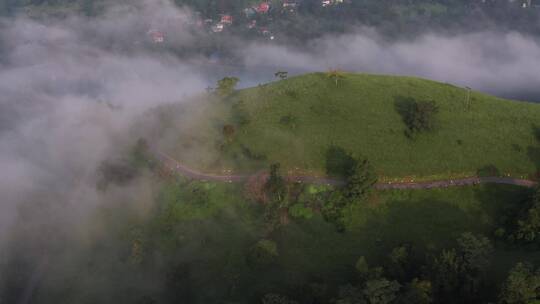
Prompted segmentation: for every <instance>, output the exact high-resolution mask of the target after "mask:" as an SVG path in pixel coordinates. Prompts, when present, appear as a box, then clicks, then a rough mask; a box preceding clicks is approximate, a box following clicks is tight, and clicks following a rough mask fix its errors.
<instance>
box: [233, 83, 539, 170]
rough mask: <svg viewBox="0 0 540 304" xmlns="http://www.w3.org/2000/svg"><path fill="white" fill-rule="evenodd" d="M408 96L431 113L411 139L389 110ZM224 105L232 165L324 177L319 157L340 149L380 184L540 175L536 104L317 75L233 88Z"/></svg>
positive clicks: (445, 88)
mask: <svg viewBox="0 0 540 304" xmlns="http://www.w3.org/2000/svg"><path fill="white" fill-rule="evenodd" d="M469 95H470V96H469ZM411 98H412V99H414V100H417V101H422V100H424V101H430V100H432V101H434V102H435V103H436V104H437V106H438V107H439V113H438V114H437V115H436V128H435V130H433V131H429V132H426V133H423V134H420V135H418V136H416V137H415V138H414V139H410V138H407V137H406V136H405V135H404V133H405V130H406V126H405V124H404V122H403V119H402V117H401V116H400V114H399V113H398V111H397V110H396V105H397V104H399V103H400V102H401V101H404V100H410V99H411ZM228 102H230V103H231V106H232V115H231V118H230V121H229V122H230V123H232V124H234V125H235V127H236V135H235V137H234V139H233V140H232V141H231V142H230V143H228V144H227V148H226V149H225V151H226V154H227V157H228V158H230V159H231V158H232V159H234V160H235V162H236V163H237V164H240V163H245V162H250V161H253V162H254V163H255V162H256V160H259V163H262V162H264V163H270V162H280V163H281V164H282V166H284V167H285V168H286V169H295V168H297V169H298V170H300V171H307V172H310V173H312V174H324V173H325V157H326V156H325V155H326V152H327V151H328V149H329V147H331V146H339V147H342V148H344V149H345V150H346V151H349V152H351V153H353V154H355V155H363V156H365V157H367V158H368V159H369V160H370V161H371V162H372V163H373V165H374V166H375V168H376V170H377V172H378V173H379V175H380V176H381V177H383V178H387V179H395V178H403V177H415V178H421V179H434V178H447V177H459V176H471V175H475V174H477V173H478V170H479V169H481V168H485V167H490V168H491V169H490V172H496V171H498V172H499V173H500V174H501V175H507V174H511V175H513V176H521V177H524V176H526V175H533V174H534V173H535V172H536V171H537V170H538V168H539V167H540V160H539V157H540V156H539V155H540V153H539V152H540V148H539V147H540V142H539V141H540V135H539V133H540V105H539V104H532V103H524V102H515V101H509V100H503V99H499V98H496V97H492V96H488V95H485V94H482V93H479V92H474V91H473V92H471V93H469V92H468V91H467V90H466V89H463V88H459V87H456V86H452V85H449V84H443V83H438V82H434V81H429V80H424V79H419V78H413V77H398V76H382V75H367V74H345V75H344V78H343V79H341V80H339V81H338V84H337V85H336V83H335V82H334V80H333V79H330V78H329V77H328V76H327V75H326V74H324V73H315V74H308V75H304V76H299V77H294V78H290V79H287V80H283V81H278V82H274V83H270V84H267V85H262V86H258V87H254V88H250V89H246V90H241V91H239V92H237V93H236V94H235V95H233V96H231V97H230V98H229V100H228ZM261 160H264V161H261ZM240 167H244V168H246V166H245V165H241V166H240ZM495 168H496V169H497V170H495Z"/></svg>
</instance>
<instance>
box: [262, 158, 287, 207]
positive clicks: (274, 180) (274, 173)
mask: <svg viewBox="0 0 540 304" xmlns="http://www.w3.org/2000/svg"><path fill="white" fill-rule="evenodd" d="M279 168H280V165H279V163H275V164H272V165H270V176H269V177H268V180H267V181H266V184H265V190H266V193H267V195H268V197H269V198H270V200H271V201H274V202H281V201H283V199H285V194H286V192H287V189H286V184H285V179H283V176H281V172H280V170H279Z"/></svg>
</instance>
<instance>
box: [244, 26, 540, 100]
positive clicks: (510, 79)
mask: <svg viewBox="0 0 540 304" xmlns="http://www.w3.org/2000/svg"><path fill="white" fill-rule="evenodd" d="M242 54H243V57H244V58H245V63H246V65H247V66H248V67H250V68H254V69H256V68H257V67H258V66H260V67H265V66H268V67H280V68H283V69H289V70H291V71H293V72H296V73H298V72H306V71H321V70H328V69H333V68H339V69H343V70H346V71H351V72H367V73H384V74H399V75H415V76H420V77H425V78H430V79H434V80H438V81H443V82H449V83H453V84H457V85H461V86H470V87H472V88H474V89H476V90H480V91H485V92H489V93H492V94H497V95H501V96H509V97H514V98H521V97H526V96H528V95H529V96H531V97H536V98H538V101H540V90H539V89H538V88H540V74H539V73H538V71H540V44H539V43H538V41H537V40H536V39H535V38H533V37H529V36H524V35H521V34H520V33H516V32H509V33H494V32H480V33H471V34H465V35H463V34H461V35H456V36H452V35H438V34H434V33H427V34H424V35H422V36H419V37H417V38H415V39H414V40H412V41H388V40H385V39H383V38H382V37H380V36H379V35H377V33H376V31H375V30H373V29H360V30H358V31H357V32H355V33H351V34H346V35H341V36H338V37H333V36H332V37H325V38H321V39H317V40H315V41H312V42H310V43H309V45H308V46H307V47H306V48H304V49H298V48H288V47H286V46H280V45H261V44H252V45H250V46H249V47H247V48H246V49H245V50H244V51H243V53H242ZM248 69H249V68H248Z"/></svg>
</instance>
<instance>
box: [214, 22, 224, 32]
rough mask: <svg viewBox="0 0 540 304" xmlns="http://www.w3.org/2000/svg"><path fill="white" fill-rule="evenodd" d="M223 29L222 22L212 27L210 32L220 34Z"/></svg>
mask: <svg viewBox="0 0 540 304" xmlns="http://www.w3.org/2000/svg"><path fill="white" fill-rule="evenodd" d="M224 29H225V25H224V24H223V23H222V22H218V23H216V24H214V25H213V26H212V32H214V33H221V32H223V30H224Z"/></svg>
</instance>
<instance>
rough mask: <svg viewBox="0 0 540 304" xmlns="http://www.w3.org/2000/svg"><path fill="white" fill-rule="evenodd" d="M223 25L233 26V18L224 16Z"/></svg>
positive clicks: (222, 18) (222, 17)
mask: <svg viewBox="0 0 540 304" xmlns="http://www.w3.org/2000/svg"><path fill="white" fill-rule="evenodd" d="M221 23H223V24H232V23H233V17H232V16H231V15H222V16H221Z"/></svg>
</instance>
